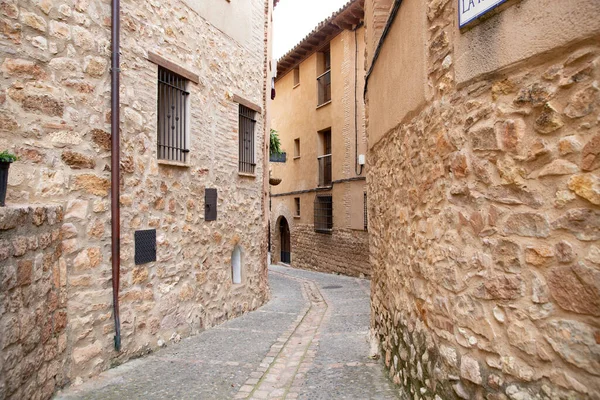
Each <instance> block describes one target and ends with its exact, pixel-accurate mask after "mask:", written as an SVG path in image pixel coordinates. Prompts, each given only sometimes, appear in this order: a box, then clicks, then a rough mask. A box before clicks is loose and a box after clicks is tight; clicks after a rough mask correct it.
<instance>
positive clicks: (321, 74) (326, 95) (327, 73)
mask: <svg viewBox="0 0 600 400" xmlns="http://www.w3.org/2000/svg"><path fill="white" fill-rule="evenodd" d="M317 62H318V67H317V76H318V77H317V88H318V94H317V96H318V98H317V106H320V105H322V104H325V103H327V102H329V101H331V53H330V51H329V49H326V50H323V51H322V52H320V53H319V54H318V57H317Z"/></svg>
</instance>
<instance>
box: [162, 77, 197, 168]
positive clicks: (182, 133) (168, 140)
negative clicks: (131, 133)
mask: <svg viewBox="0 0 600 400" xmlns="http://www.w3.org/2000/svg"><path fill="white" fill-rule="evenodd" d="M187 86H188V80H187V79H185V78H184V77H182V76H180V75H177V74H176V73H174V72H171V71H169V70H168V69H166V68H163V67H158V112H157V116H158V121H157V124H158V135H157V152H158V153H157V155H158V159H160V160H168V161H177V162H181V163H186V162H187V161H188V153H189V151H190V150H189V138H188V129H189V128H188V127H189V116H188V110H189V105H188V96H189V92H188V91H187Z"/></svg>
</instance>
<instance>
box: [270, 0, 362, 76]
mask: <svg viewBox="0 0 600 400" xmlns="http://www.w3.org/2000/svg"><path fill="white" fill-rule="evenodd" d="M275 1H276V2H277V1H279V0H275ZM364 7H365V0H350V1H348V2H347V3H346V4H345V5H344V6H343V7H342V8H340V9H339V10H338V11H336V12H334V13H333V14H331V16H330V17H329V18H327V19H325V20H324V21H321V22H320V23H319V25H317V27H316V28H315V29H313V30H312V31H311V32H310V33H309V34H308V35H306V36H305V37H304V39H302V40H301V41H300V43H298V44H297V45H296V46H294V48H293V49H291V50H290V51H288V52H287V53H286V54H284V55H283V56H281V57H280V58H279V60H278V61H277V78H276V80H278V79H280V78H282V77H283V76H284V75H285V74H287V73H288V72H289V71H290V70H292V69H293V68H295V67H296V66H297V65H298V64H300V63H301V62H302V61H304V60H305V59H306V58H308V57H309V56H310V55H311V54H313V53H314V52H315V51H317V49H319V48H320V47H321V46H322V45H324V44H326V43H328V42H329V41H330V40H331V39H332V38H334V37H335V36H337V35H338V34H339V33H340V32H341V31H343V30H344V29H352V28H354V27H355V26H356V25H358V24H359V23H360V22H361V21H362V20H363V18H364V14H365V9H364Z"/></svg>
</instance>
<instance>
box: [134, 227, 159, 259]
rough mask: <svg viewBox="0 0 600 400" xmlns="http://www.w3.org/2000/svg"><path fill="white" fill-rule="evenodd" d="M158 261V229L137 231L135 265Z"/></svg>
mask: <svg viewBox="0 0 600 400" xmlns="http://www.w3.org/2000/svg"><path fill="white" fill-rule="evenodd" d="M154 261H156V229H149V230H145V231H135V265H140V264H147V263H150V262H154Z"/></svg>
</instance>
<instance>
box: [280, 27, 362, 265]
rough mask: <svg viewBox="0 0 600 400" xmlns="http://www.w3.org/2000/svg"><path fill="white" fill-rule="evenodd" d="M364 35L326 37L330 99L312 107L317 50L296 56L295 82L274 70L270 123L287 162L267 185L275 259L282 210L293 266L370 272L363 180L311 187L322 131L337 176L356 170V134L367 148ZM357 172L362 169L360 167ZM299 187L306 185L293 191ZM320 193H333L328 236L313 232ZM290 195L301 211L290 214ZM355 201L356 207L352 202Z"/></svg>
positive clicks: (315, 177)
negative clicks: (304, 56) (274, 93)
mask: <svg viewBox="0 0 600 400" xmlns="http://www.w3.org/2000/svg"><path fill="white" fill-rule="evenodd" d="M364 35H365V30H364V28H362V27H361V28H359V29H358V30H356V31H349V30H345V31H343V32H341V33H340V34H339V35H338V36H336V37H335V38H333V39H332V40H331V41H330V43H329V47H330V51H331V103H329V104H327V105H324V106H322V107H320V108H317V83H316V78H317V76H318V75H320V73H318V72H317V71H318V68H317V58H318V57H317V56H318V55H317V54H313V55H311V56H309V57H308V58H307V59H306V60H304V61H303V62H302V63H300V65H299V68H300V84H299V85H297V86H295V87H294V84H293V82H294V81H293V72H290V73H288V74H286V75H285V76H283V77H279V79H278V81H277V83H276V91H277V98H276V100H275V101H274V102H273V114H272V115H273V128H274V129H275V130H277V131H278V133H279V137H280V140H281V144H282V150H283V151H285V152H286V153H287V162H286V163H285V164H282V163H271V164H270V166H271V175H272V176H273V177H276V178H280V179H282V182H281V184H279V185H277V186H272V187H271V193H272V194H273V195H276V196H273V197H272V198H271V210H272V211H271V238H272V242H271V244H272V249H271V252H272V257H273V261H275V262H277V261H279V259H280V254H279V251H280V247H279V246H280V244H279V225H278V220H279V218H280V217H281V216H285V217H286V220H287V221H288V223H289V225H290V231H291V235H292V243H291V257H292V263H291V264H292V266H295V267H299V268H306V269H312V270H319V271H325V272H340V273H346V274H348V275H355V276H358V275H359V274H363V275H369V268H368V259H367V257H368V252H367V238H368V235H367V233H366V232H364V231H363V227H364V223H363V209H362V204H363V203H362V201H363V197H362V196H363V193H364V191H365V186H366V184H365V181H364V180H356V181H352V182H343V183H334V185H333V188H331V189H330V190H322V189H319V190H318V191H316V190H315V188H317V186H318V176H319V175H318V162H317V157H318V156H320V155H322V152H321V147H320V146H321V145H320V143H319V137H318V132H319V131H321V130H323V129H327V128H331V141H332V146H331V147H332V179H333V180H334V181H335V180H344V179H351V178H356V177H357V173H356V168H355V143H356V139H355V137H357V138H358V153H359V154H365V152H366V134H365V126H364V102H363V98H362V93H363V88H364V57H365V39H364ZM326 44H327V43H323V45H326ZM355 106H356V107H355ZM355 112H356V117H357V118H356V120H355ZM355 128H356V131H355ZM296 138H299V139H300V157H298V158H294V139H296ZM362 176H363V177H364V176H365V173H364V171H363V172H362ZM297 191H304V192H303V193H294V192H297ZM282 194H283V195H282ZM325 194H331V195H332V198H333V226H334V227H333V234H332V235H328V234H324V233H316V232H315V231H314V201H315V196H316V195H325ZM277 195H282V196H277ZM295 197H299V198H300V205H301V213H300V217H299V218H297V217H294V215H295V203H294V198H295ZM357 200H358V201H359V205H358V207H356V204H353V202H355V203H356V201H357ZM288 216H289V217H290V218H288ZM357 228H358V229H357ZM349 248H353V252H352V254H353V256H352V259H351V260H349V258H348V251H347V250H348V249H349ZM344 265H346V268H344Z"/></svg>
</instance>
